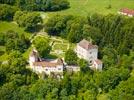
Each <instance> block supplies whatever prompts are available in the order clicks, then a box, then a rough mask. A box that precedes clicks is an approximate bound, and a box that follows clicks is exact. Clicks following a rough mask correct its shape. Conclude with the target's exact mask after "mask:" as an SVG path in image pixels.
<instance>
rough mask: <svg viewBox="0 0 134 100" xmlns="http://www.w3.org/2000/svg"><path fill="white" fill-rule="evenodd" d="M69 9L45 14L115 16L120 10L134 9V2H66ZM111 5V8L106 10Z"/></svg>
mask: <svg viewBox="0 0 134 100" xmlns="http://www.w3.org/2000/svg"><path fill="white" fill-rule="evenodd" d="M68 1H69V2H70V8H69V9H66V10H62V11H56V12H47V13H45V14H48V15H50V16H51V15H53V14H72V15H78V16H85V15H87V14H88V13H91V14H92V13H99V14H104V15H106V14H109V13H110V14H117V12H118V11H119V10H120V9H121V8H130V9H134V0H68ZM109 5H111V8H108V7H109Z"/></svg>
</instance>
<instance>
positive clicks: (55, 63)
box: [33, 59, 63, 67]
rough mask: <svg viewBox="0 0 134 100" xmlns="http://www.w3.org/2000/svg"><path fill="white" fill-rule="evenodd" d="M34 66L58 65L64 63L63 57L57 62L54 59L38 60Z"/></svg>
mask: <svg viewBox="0 0 134 100" xmlns="http://www.w3.org/2000/svg"><path fill="white" fill-rule="evenodd" d="M33 65H34V66H42V67H56V66H57V65H63V61H62V59H58V60H57V62H52V61H48V60H46V61H38V62H34V63H33Z"/></svg>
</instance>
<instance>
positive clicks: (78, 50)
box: [76, 45, 87, 59]
mask: <svg viewBox="0 0 134 100" xmlns="http://www.w3.org/2000/svg"><path fill="white" fill-rule="evenodd" d="M76 53H77V55H78V57H79V58H83V59H87V51H86V50H85V49H83V48H82V47H80V46H79V45H77V48H76Z"/></svg>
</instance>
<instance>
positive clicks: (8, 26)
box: [0, 21, 31, 37]
mask: <svg viewBox="0 0 134 100" xmlns="http://www.w3.org/2000/svg"><path fill="white" fill-rule="evenodd" d="M9 30H13V31H15V32H17V33H19V34H22V33H24V34H25V35H26V36H27V37H30V36H31V34H30V33H27V32H25V31H24V29H23V28H21V27H18V25H17V24H16V23H14V22H5V21H0V32H7V31H9Z"/></svg>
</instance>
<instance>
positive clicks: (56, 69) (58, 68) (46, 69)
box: [33, 65, 63, 75]
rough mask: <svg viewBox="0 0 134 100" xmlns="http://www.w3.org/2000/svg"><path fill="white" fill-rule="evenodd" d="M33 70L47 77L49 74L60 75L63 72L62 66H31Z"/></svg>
mask: <svg viewBox="0 0 134 100" xmlns="http://www.w3.org/2000/svg"><path fill="white" fill-rule="evenodd" d="M33 70H34V71H35V72H37V73H42V72H45V73H46V74H47V75H50V73H51V72H54V73H62V72H63V66H62V65H58V66H56V67H42V66H33Z"/></svg>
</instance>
